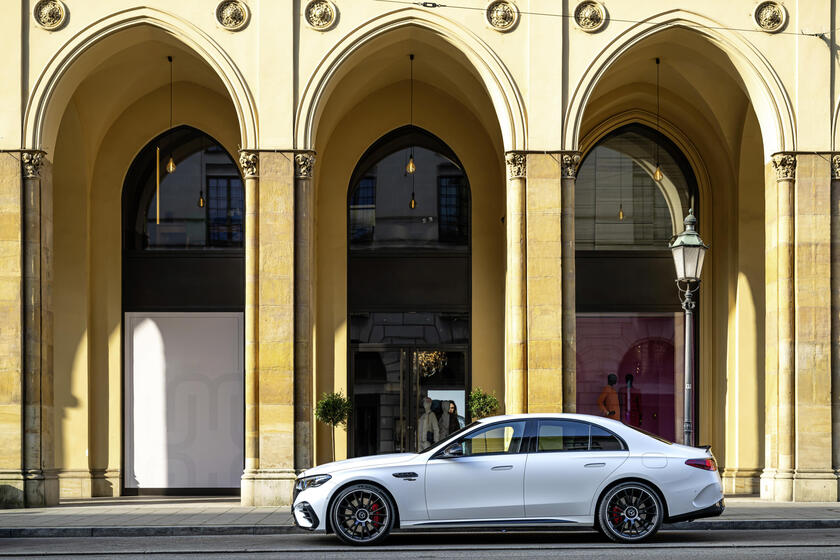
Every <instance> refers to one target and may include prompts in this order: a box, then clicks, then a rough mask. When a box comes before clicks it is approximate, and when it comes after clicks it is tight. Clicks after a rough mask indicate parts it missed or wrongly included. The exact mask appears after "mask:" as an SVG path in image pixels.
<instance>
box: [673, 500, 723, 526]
mask: <svg viewBox="0 0 840 560" xmlns="http://www.w3.org/2000/svg"><path fill="white" fill-rule="evenodd" d="M725 509H726V504H725V503H724V500H723V498H721V499H720V501H719V502H717V503H716V504H714V505H711V506H709V507H707V508H703V509H698V510H697V511H691V512H688V513H684V514H682V515H675V516H673V517H669V518H668V519H666V520H665V523H679V522H680V521H694V520H695V519H702V518H704V517H717V516H718V515H720V514H721V513H723V510H725Z"/></svg>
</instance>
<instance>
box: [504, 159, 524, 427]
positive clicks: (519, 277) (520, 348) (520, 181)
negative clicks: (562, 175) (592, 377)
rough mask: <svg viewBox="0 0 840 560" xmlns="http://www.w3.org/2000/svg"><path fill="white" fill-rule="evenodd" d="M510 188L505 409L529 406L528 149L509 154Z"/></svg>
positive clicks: (512, 411) (515, 411) (511, 411)
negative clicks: (526, 184) (526, 197)
mask: <svg viewBox="0 0 840 560" xmlns="http://www.w3.org/2000/svg"><path fill="white" fill-rule="evenodd" d="M505 163H506V164H507V173H508V181H507V189H506V197H505V198H506V209H505V229H506V238H507V242H506V246H507V269H506V272H505V412H506V413H507V414H519V413H522V412H526V411H527V410H528V377H527V375H528V357H527V351H528V349H527V342H528V333H527V329H528V326H527V312H528V309H527V302H528V298H527V293H526V287H527V286H526V275H527V267H526V264H527V263H526V251H527V248H526V236H527V231H526V223H525V220H526V217H525V211H526V200H525V188H526V187H525V177H526V168H527V160H526V155H525V153H524V152H508V153H507V154H505Z"/></svg>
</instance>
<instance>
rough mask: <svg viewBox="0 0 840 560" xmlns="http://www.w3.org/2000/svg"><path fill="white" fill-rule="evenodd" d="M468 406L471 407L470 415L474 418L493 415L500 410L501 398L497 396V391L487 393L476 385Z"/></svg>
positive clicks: (468, 400)
mask: <svg viewBox="0 0 840 560" xmlns="http://www.w3.org/2000/svg"><path fill="white" fill-rule="evenodd" d="M467 408H469V411H470V415H472V419H473V420H478V419H480V418H486V417H487V416H492V415H493V414H495V413H496V411H497V410H499V399H497V398H496V393H495V392H494V393H487V392H485V391H483V390H482V389H480V388H479V387H476V388H475V389H473V390H472V392H471V393H470V397H469V399H467Z"/></svg>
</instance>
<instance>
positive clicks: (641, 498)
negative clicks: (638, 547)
mask: <svg viewBox="0 0 840 560" xmlns="http://www.w3.org/2000/svg"><path fill="white" fill-rule="evenodd" d="M662 517H663V507H662V501H661V500H660V499H659V495H658V494H657V493H656V491H655V490H654V489H653V488H651V487H650V486H648V485H647V484H644V483H642V482H625V483H623V484H619V485H618V486H616V487H615V488H612V489H610V491H609V492H607V493H606V495H605V496H604V498H603V499H602V500H601V505H600V507H599V508H598V519H597V521H598V529H599V530H600V531H601V532H602V533H603V534H604V535H606V536H607V537H608V538H609V539H611V540H613V541H615V542H620V543H637V542H642V541H644V540H645V539H647V538H649V537H652V536H653V535H655V534H656V532H657V531H659V528H660V527H661V526H662Z"/></svg>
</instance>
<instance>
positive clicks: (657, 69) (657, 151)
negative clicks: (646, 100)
mask: <svg viewBox="0 0 840 560" xmlns="http://www.w3.org/2000/svg"><path fill="white" fill-rule="evenodd" d="M656 133H657V134H660V132H659V57H658V56H657V57H656ZM656 167H659V142H658V141H657V142H656Z"/></svg>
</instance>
